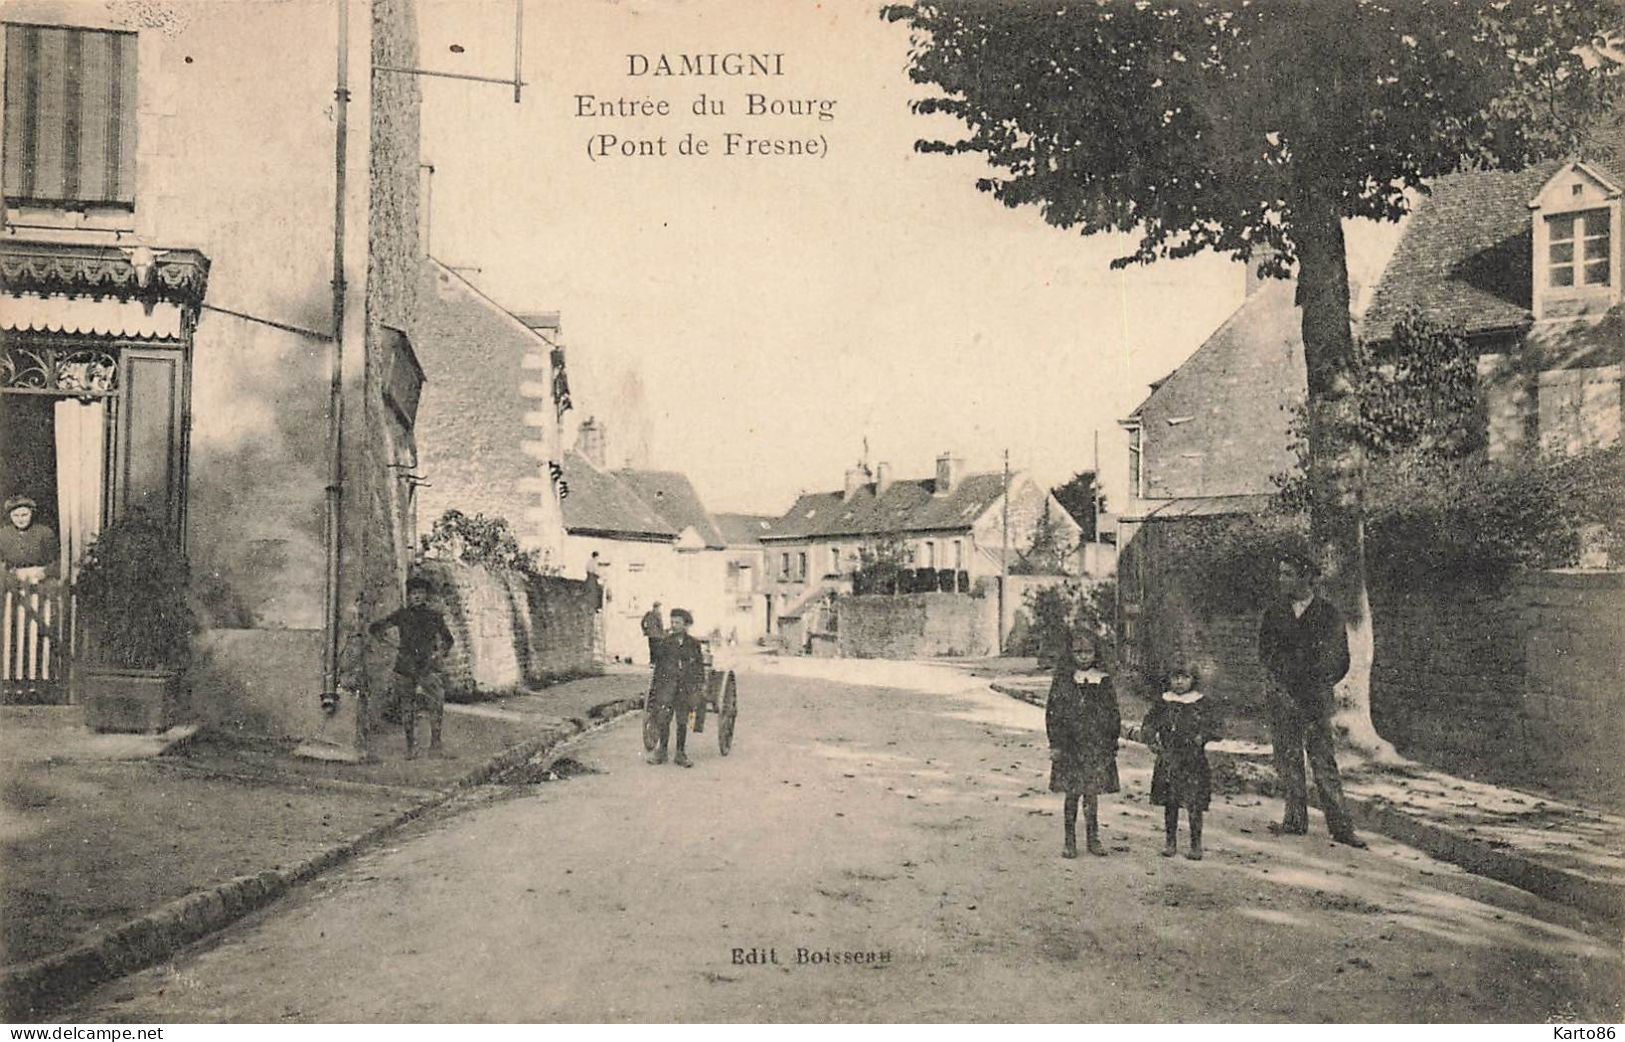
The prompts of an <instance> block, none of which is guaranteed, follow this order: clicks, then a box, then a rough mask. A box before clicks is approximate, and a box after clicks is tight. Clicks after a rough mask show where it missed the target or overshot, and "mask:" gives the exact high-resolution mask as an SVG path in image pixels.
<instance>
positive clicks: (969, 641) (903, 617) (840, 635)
mask: <svg viewBox="0 0 1625 1042" xmlns="http://www.w3.org/2000/svg"><path fill="white" fill-rule="evenodd" d="M835 611H836V620H837V621H836V636H837V646H838V647H839V650H840V654H841V656H842V657H845V658H889V659H915V658H934V657H937V656H943V655H953V656H968V655H990V654H992V653H993V650H994V647H993V645H994V639H993V627H992V623H993V621H994V620H993V616H994V615H996V614H997V610H996V609H992V610H990V609H989V606H988V604H987V598H983V597H973V596H970V595H968V594H962V593H910V594H902V595H898V596H891V595H887V594H866V595H861V596H844V597H839V598H837V599H836V601H835Z"/></svg>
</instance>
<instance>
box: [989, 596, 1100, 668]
mask: <svg viewBox="0 0 1625 1042" xmlns="http://www.w3.org/2000/svg"><path fill="white" fill-rule="evenodd" d="M1022 600H1023V607H1024V608H1025V609H1026V610H1027V614H1028V616H1029V617H1030V618H1031V619H1032V626H1031V628H1029V629H1028V631H1027V636H1026V640H1025V642H1024V644H1023V645H1022V646H1021V647H1013V648H1011V649H1010V651H1011V653H1013V654H1016V655H1035V656H1037V658H1038V660H1039V664H1040V665H1044V666H1048V665H1050V664H1051V663H1053V661H1054V658H1055V656H1056V655H1058V654H1059V653H1060V650H1061V649H1062V648H1064V647H1066V646H1067V645H1068V643H1069V642H1070V641H1071V640H1072V634H1073V633H1076V632H1079V631H1082V632H1083V633H1086V634H1088V635H1089V637H1090V639H1091V640H1093V641H1094V643H1095V648H1096V650H1097V651H1098V652H1099V655H1100V658H1101V661H1102V662H1105V663H1107V664H1108V665H1109V664H1110V663H1112V662H1114V661H1115V660H1116V646H1117V640H1116V634H1117V584H1116V583H1115V582H1112V581H1111V580H1107V581H1105V582H1097V583H1082V582H1077V581H1069V582H1064V583H1056V584H1054V585H1052V586H1039V587H1035V588H1033V589H1030V590H1028V591H1027V592H1026V593H1025V594H1024V595H1023V597H1022Z"/></svg>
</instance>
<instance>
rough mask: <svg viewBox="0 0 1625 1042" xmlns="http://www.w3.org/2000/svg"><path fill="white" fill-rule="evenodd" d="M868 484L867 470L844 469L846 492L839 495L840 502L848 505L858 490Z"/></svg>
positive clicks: (858, 468)
mask: <svg viewBox="0 0 1625 1042" xmlns="http://www.w3.org/2000/svg"><path fill="white" fill-rule="evenodd" d="M868 483H869V468H867V467H848V468H846V491H845V492H844V493H842V495H841V502H843V503H850V502H851V501H852V497H853V496H856V495H857V494H858V489H860V488H862V487H863V486H864V485H866V484H868Z"/></svg>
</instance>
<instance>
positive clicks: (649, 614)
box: [643, 601, 666, 666]
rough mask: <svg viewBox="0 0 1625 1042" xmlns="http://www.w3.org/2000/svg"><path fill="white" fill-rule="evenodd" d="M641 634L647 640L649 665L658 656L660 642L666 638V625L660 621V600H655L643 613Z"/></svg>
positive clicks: (653, 662) (652, 663)
mask: <svg viewBox="0 0 1625 1042" xmlns="http://www.w3.org/2000/svg"><path fill="white" fill-rule="evenodd" d="M643 636H644V638H645V639H647V640H648V642H649V665H651V666H653V665H654V664H655V660H656V659H658V658H659V657H660V642H661V641H663V640H665V639H666V627H665V625H664V624H662V623H661V621H660V602H659V601H655V602H654V603H653V604H651V605H650V606H649V610H648V611H646V612H644V613H643Z"/></svg>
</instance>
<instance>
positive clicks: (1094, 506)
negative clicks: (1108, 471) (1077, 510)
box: [1089, 427, 1100, 543]
mask: <svg viewBox="0 0 1625 1042" xmlns="http://www.w3.org/2000/svg"><path fill="white" fill-rule="evenodd" d="M1089 512H1090V515H1091V516H1090V519H1089V523H1090V525H1091V526H1092V527H1093V528H1094V530H1095V533H1094V536H1093V541H1094V542H1096V543H1098V542H1100V428H1099V427H1096V428H1095V479H1094V482H1093V483H1092V484H1091V486H1090V488H1089Z"/></svg>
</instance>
